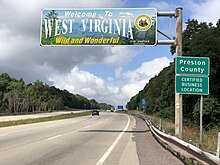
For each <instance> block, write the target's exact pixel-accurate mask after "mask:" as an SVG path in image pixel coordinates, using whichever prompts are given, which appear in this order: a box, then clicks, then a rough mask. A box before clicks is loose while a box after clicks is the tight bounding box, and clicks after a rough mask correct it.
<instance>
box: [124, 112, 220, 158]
mask: <svg viewBox="0 0 220 165" xmlns="http://www.w3.org/2000/svg"><path fill="white" fill-rule="evenodd" d="M135 111H136V110H135ZM135 111H134V110H133V111H130V112H127V113H128V114H129V113H130V114H131V113H137V114H144V113H143V111H136V112H135ZM145 115H146V114H145ZM147 116H148V117H149V118H150V119H151V120H152V121H153V122H154V123H155V124H157V125H158V126H159V124H160V117H159V116H158V115H147ZM161 122H162V130H164V131H165V132H166V133H168V134H171V135H173V136H174V134H175V127H174V125H175V124H174V122H173V121H171V120H170V119H166V118H163V119H162V121H161ZM219 130H220V127H215V128H212V129H210V130H205V129H203V140H202V144H201V145H200V129H199V126H196V125H187V126H184V124H183V140H184V141H186V142H188V143H191V144H192V145H194V146H196V147H199V148H200V149H202V150H203V151H206V152H210V153H213V154H215V153H216V151H217V141H218V132H219Z"/></svg>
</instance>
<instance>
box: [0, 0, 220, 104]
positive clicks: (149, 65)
mask: <svg viewBox="0 0 220 165" xmlns="http://www.w3.org/2000/svg"><path fill="white" fill-rule="evenodd" d="M177 7H182V8H183V22H186V21H187V20H188V19H197V20H198V21H199V22H212V23H213V24H215V23H216V22H217V20H218V19H219V18H220V12H219V11H220V1H219V0H90V1H88V0H80V1H79V0H56V1H54V0H44V1H39V0H19V1H18V0H1V1H0V50H1V51H0V74H1V73H8V74H9V75H10V76H12V77H14V78H17V79H20V78H22V79H23V80H24V81H25V82H26V83H30V82H35V81H36V80H41V81H43V82H45V83H47V84H49V85H51V86H55V87H57V88H59V89H61V90H62V89H66V90H68V91H69V92H71V93H74V94H80V95H83V96H85V97H87V98H89V99H96V100H97V101H98V102H105V103H109V104H112V105H114V106H117V105H124V106H125V105H126V103H127V102H128V101H129V100H130V98H131V97H132V96H134V95H136V94H137V93H138V92H139V91H140V90H142V89H143V88H144V86H145V85H146V83H148V81H149V80H150V79H151V78H152V77H154V76H155V75H158V73H159V72H160V71H161V70H162V69H163V68H164V67H167V66H169V63H170V62H172V61H173V59H174V58H175V55H171V54H170V46H169V45H157V46H145V47H143V46H129V47H127V46H114V47H109V46H98V47H96V46H92V47H88V46H87V47H73V46H71V47H66V46H65V47H42V46H40V22H41V10H42V9H44V8H156V9H157V11H158V12H160V11H175V9H176V8H177ZM157 24H158V29H159V30H160V31H162V32H164V33H166V34H167V35H169V36H171V37H173V36H175V19H174V18H173V19H172V20H171V21H170V18H165V17H163V18H161V17H160V18H158V22H157ZM183 28H185V24H184V25H183ZM158 39H166V38H164V37H163V36H161V35H158Z"/></svg>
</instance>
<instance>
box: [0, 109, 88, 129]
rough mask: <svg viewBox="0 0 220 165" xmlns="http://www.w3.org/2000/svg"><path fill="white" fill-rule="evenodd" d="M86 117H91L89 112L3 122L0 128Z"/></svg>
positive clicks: (0, 123)
mask: <svg viewBox="0 0 220 165" xmlns="http://www.w3.org/2000/svg"><path fill="white" fill-rule="evenodd" d="M88 115H91V112H82V113H70V114H63V115H57V116H50V117H41V118H35V119H22V120H14V121H3V122H0V127H9V126H15V125H23V124H32V123H40V122H47V121H54V120H62V119H69V118H75V117H81V116H88Z"/></svg>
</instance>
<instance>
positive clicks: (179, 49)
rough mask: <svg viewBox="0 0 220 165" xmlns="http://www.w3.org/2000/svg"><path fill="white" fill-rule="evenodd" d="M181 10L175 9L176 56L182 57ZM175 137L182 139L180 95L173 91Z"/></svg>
mask: <svg viewBox="0 0 220 165" xmlns="http://www.w3.org/2000/svg"><path fill="white" fill-rule="evenodd" d="M182 10H183V8H177V9H176V14H175V15H176V17H177V21H176V56H182ZM175 136H178V137H179V138H180V139H182V95H181V94H179V93H176V91H175Z"/></svg>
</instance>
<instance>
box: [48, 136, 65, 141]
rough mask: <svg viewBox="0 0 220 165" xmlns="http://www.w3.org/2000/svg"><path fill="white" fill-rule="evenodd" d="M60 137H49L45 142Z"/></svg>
mask: <svg viewBox="0 0 220 165" xmlns="http://www.w3.org/2000/svg"><path fill="white" fill-rule="evenodd" d="M60 136H62V135H56V136H53V137H51V138H48V139H47V140H52V139H55V138H58V137H60Z"/></svg>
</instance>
